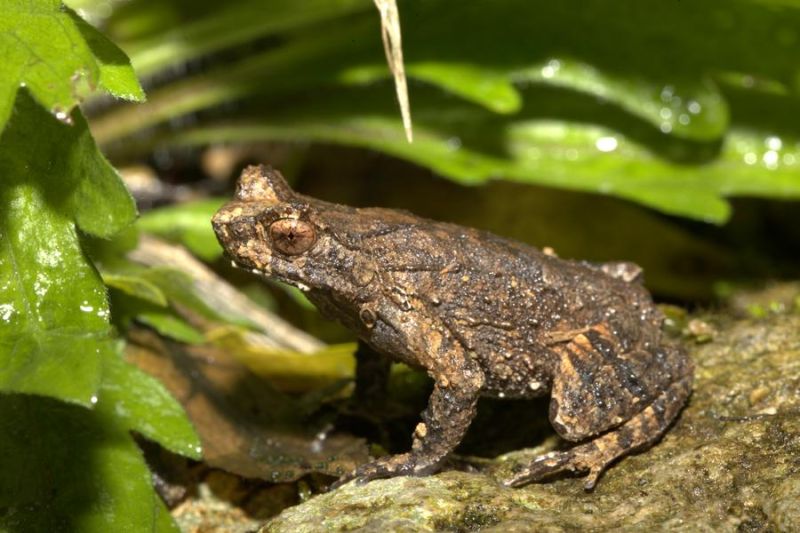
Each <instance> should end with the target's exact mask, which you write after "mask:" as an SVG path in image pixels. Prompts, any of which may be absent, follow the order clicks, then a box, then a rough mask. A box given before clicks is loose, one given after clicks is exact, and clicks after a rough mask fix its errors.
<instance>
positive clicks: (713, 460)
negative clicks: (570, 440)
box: [261, 314, 800, 533]
mask: <svg viewBox="0 0 800 533" xmlns="http://www.w3.org/2000/svg"><path fill="white" fill-rule="evenodd" d="M702 320H703V321H705V322H707V323H708V324H710V325H712V326H713V327H714V330H715V335H714V337H713V340H710V341H707V342H705V343H703V344H699V343H694V344H692V345H691V346H690V349H691V352H692V357H693V359H694V361H695V363H696V381H695V389H694V393H693V395H692V398H691V400H690V403H689V405H688V406H687V408H686V409H685V410H684V411H683V413H682V414H681V416H680V418H679V419H678V421H677V422H676V424H675V425H674V426H673V428H672V429H671V430H670V431H669V432H668V433H667V435H666V436H665V437H664V438H663V439H662V441H661V442H660V443H658V444H657V445H656V446H654V447H653V448H651V449H649V450H646V451H643V452H642V453H640V454H637V455H633V456H630V457H627V458H624V459H623V460H621V461H620V462H619V463H618V464H617V465H615V466H612V468H610V469H609V470H608V471H607V472H606V473H605V475H604V476H603V477H602V478H601V480H600V482H599V484H598V486H597V488H596V489H595V490H594V491H593V492H586V491H584V489H583V481H582V479H581V478H562V479H558V480H554V481H551V482H548V483H541V484H532V485H528V486H526V487H523V488H521V489H507V488H503V487H501V486H500V485H499V484H498V483H497V481H496V479H499V478H500V477H502V475H503V473H504V472H507V471H508V470H509V469H510V468H512V467H513V465H514V464H515V462H518V461H525V460H528V459H529V458H530V457H532V456H533V455H536V454H538V453H541V452H542V448H541V447H540V448H538V449H535V450H525V451H519V452H514V453H511V454H507V455H505V456H502V457H500V458H498V459H497V460H496V461H495V462H494V463H492V464H491V465H490V466H488V467H484V468H483V470H482V471H481V472H480V473H468V472H459V471H449V472H443V473H440V474H437V475H434V476H429V477H422V478H409V477H406V478H394V479H388V480H379V481H373V482H371V483H368V484H366V485H361V486H358V485H355V484H353V483H350V484H348V485H345V486H344V487H342V488H340V489H339V490H336V491H333V492H330V493H327V494H322V495H319V496H316V497H314V498H312V499H311V500H309V501H306V502H305V503H302V504H300V505H297V506H295V507H291V508H289V509H286V510H285V511H284V512H283V513H281V514H280V515H278V516H277V517H275V518H274V519H272V520H271V521H270V522H268V523H267V524H266V525H265V526H264V527H263V528H262V529H261V531H262V532H274V533H280V532H291V533H301V532H306V531H352V530H359V531H381V532H388V531H439V530H447V531H472V530H481V531H503V532H505V533H508V532H513V531H567V530H575V529H591V530H594V531H606V530H617V529H623V530H626V531H630V530H636V531H650V530H653V529H656V528H658V529H669V530H679V531H800V315H798V314H769V315H768V316H765V317H764V318H761V319H754V318H750V319H741V320H734V319H732V318H726V317H722V316H710V317H702Z"/></svg>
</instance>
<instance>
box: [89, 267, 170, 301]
mask: <svg viewBox="0 0 800 533" xmlns="http://www.w3.org/2000/svg"><path fill="white" fill-rule="evenodd" d="M102 275H103V282H104V283H105V284H106V285H107V286H109V287H112V288H114V289H117V290H119V291H122V292H124V293H125V294H127V295H129V296H133V297H135V298H139V299H141V300H144V301H146V302H149V303H151V304H155V305H158V306H161V307H166V305H167V297H166V296H164V293H163V292H162V291H161V289H159V288H158V287H157V286H156V285H154V284H153V283H151V282H149V281H148V280H146V279H143V278H142V277H141V276H136V275H125V274H112V273H109V272H103V273H102Z"/></svg>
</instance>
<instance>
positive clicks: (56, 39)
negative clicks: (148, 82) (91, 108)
mask: <svg viewBox="0 0 800 533" xmlns="http://www.w3.org/2000/svg"><path fill="white" fill-rule="evenodd" d="M0 54H1V55H2V57H3V61H2V63H0V130H2V128H3V127H4V126H5V124H6V122H7V120H8V118H9V116H10V115H11V110H12V107H13V104H14V97H15V95H16V93H17V90H18V89H19V88H20V87H26V88H27V89H28V91H30V93H31V94H32V95H33V97H34V98H35V99H36V100H37V101H38V102H39V103H40V104H41V105H42V106H44V107H45V108H46V109H48V110H50V112H51V113H53V114H54V115H55V116H56V117H57V118H58V119H59V120H62V121H69V120H70V113H71V112H72V109H73V108H74V107H75V106H76V105H77V104H79V103H80V102H81V101H82V100H83V99H84V98H86V97H87V96H88V95H89V94H90V93H91V92H92V91H94V90H95V88H97V87H101V88H103V89H105V90H106V91H108V92H109V93H111V94H113V95H114V96H118V97H121V98H125V99H128V100H137V101H142V100H144V93H143V91H142V88H141V87H140V86H139V82H138V81H137V80H136V76H135V75H134V74H133V70H132V69H131V67H130V65H129V64H128V60H127V58H126V57H125V54H124V53H123V52H122V51H121V50H120V49H119V48H117V47H116V45H114V44H113V43H111V41H109V40H108V39H106V38H105V37H104V36H103V35H101V34H100V33H99V32H98V31H97V30H95V29H94V28H92V27H91V26H89V25H88V24H87V23H86V22H84V21H83V20H82V19H80V17H78V16H77V15H76V14H75V13H74V12H73V11H71V10H70V9H69V8H67V7H65V6H63V5H62V4H61V2H60V1H58V0H5V1H4V2H3V14H2V17H0Z"/></svg>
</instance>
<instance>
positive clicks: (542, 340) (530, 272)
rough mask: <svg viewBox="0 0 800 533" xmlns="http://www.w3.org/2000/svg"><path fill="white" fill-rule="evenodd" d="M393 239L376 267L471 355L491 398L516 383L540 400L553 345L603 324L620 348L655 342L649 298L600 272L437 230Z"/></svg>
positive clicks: (429, 227)
mask: <svg viewBox="0 0 800 533" xmlns="http://www.w3.org/2000/svg"><path fill="white" fill-rule="evenodd" d="M392 231H393V232H394V237H393V239H392V243H393V246H395V248H394V251H392V250H388V249H385V250H381V253H380V254H379V256H380V257H382V258H383V261H384V265H383V266H384V268H385V269H386V270H387V271H390V272H391V276H392V279H393V280H394V281H395V282H396V283H397V284H398V285H399V286H400V288H401V290H402V291H404V293H405V294H406V295H407V296H408V297H409V298H412V299H413V300H415V301H416V302H417V305H422V306H424V307H425V312H426V313H428V314H431V315H434V316H436V317H437V318H438V319H439V320H440V321H441V323H442V324H443V325H444V326H445V327H446V328H447V329H448V330H449V331H450V332H451V334H452V335H453V336H454V337H455V338H456V339H457V340H458V341H459V342H460V343H461V344H462V345H463V346H464V347H465V349H466V350H469V351H471V352H474V353H475V354H476V356H477V357H479V359H480V360H481V363H482V366H483V367H484V368H485V369H486V370H487V374H488V375H489V377H490V379H489V382H488V383H487V389H489V392H491V390H492V389H495V390H497V391H505V393H506V394H509V393H510V392H511V391H513V390H515V389H518V388H520V387H519V386H517V385H515V382H516V381H518V380H519V376H525V385H524V387H525V388H526V390H525V391H518V393H517V394H516V395H518V396H525V395H537V394H541V393H542V392H544V391H545V390H546V389H547V388H549V380H550V376H552V372H553V368H552V365H553V364H554V363H553V360H552V359H553V358H552V354H551V351H550V345H551V343H552V340H553V339H558V338H559V335H566V334H568V333H569V332H570V331H577V330H580V329H581V328H587V327H593V326H596V325H598V324H604V325H605V326H606V327H607V328H608V329H609V330H611V331H614V332H615V333H617V334H618V335H619V336H620V338H621V339H623V340H624V343H625V345H626V346H633V345H635V344H637V343H644V342H647V340H648V339H647V338H646V337H650V336H653V337H654V338H653V339H652V340H653V341H656V340H657V339H656V338H655V337H657V335H658V326H659V325H660V322H661V315H660V314H659V312H658V310H657V309H656V308H655V306H654V305H653V303H652V300H651V299H650V296H649V295H648V293H647V291H646V290H645V289H644V288H643V287H642V286H641V285H640V283H639V282H638V281H636V280H631V281H625V280H624V279H621V278H620V277H614V276H613V275H610V274H609V273H607V272H605V271H604V269H603V268H602V267H601V266H600V265H593V264H590V263H586V262H577V261H570V260H563V259H559V258H557V257H553V256H550V255H547V254H544V253H543V252H541V251H539V250H537V249H536V248H533V247H531V246H527V245H525V244H522V243H519V242H515V241H511V240H508V239H504V238H501V237H498V236H495V235H493V234H491V233H487V232H482V231H478V230H471V229H466V228H462V227H459V226H453V225H450V224H445V223H436V222H430V221H425V224H424V226H423V227H416V225H413V224H412V225H406V226H405V227H403V228H394V229H393V230H392ZM398 239H400V240H401V241H402V242H403V245H402V246H399V247H398V246H397V244H398ZM397 250H402V252H398V251H397ZM398 254H402V256H403V257H399V256H398Z"/></svg>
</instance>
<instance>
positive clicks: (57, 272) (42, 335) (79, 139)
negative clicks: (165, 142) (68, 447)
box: [0, 91, 136, 405]
mask: <svg viewBox="0 0 800 533" xmlns="http://www.w3.org/2000/svg"><path fill="white" fill-rule="evenodd" d="M72 120H73V122H74V125H72V126H68V125H65V124H62V123H59V122H58V121H56V120H54V119H53V118H52V117H51V116H49V115H48V114H47V112H45V111H44V110H43V109H41V107H40V106H39V105H38V104H36V103H35V102H34V101H33V100H32V99H31V98H30V97H29V96H28V95H27V93H26V92H24V91H23V92H20V93H19V97H18V98H17V107H16V113H15V116H14V119H13V120H12V121H11V123H10V125H9V127H8V128H6V129H5V131H4V132H3V134H2V137H0V391H2V392H25V393H30V394H44V395H49V396H54V397H57V398H62V399H65V400H68V401H73V402H79V403H83V404H85V405H91V403H92V398H93V397H95V394H96V390H97V386H98V384H99V380H100V370H101V366H100V360H101V358H102V357H103V356H104V355H106V354H108V353H110V352H109V351H110V350H111V349H112V343H111V340H110V339H111V329H110V327H109V322H108V314H109V309H108V302H107V300H106V294H105V289H104V287H103V284H102V282H101V280H100V277H99V276H98V274H97V272H96V271H95V270H94V268H93V267H92V266H91V265H90V264H89V263H88V262H87V260H86V257H85V254H84V252H83V250H82V249H81V246H80V243H79V239H78V229H81V230H83V231H86V232H89V233H93V234H96V235H102V236H106V235H110V234H113V233H114V232H115V231H118V230H119V229H121V228H122V227H124V226H125V225H127V224H129V223H130V222H131V221H132V220H133V218H134V217H135V214H136V212H135V210H134V207H133V202H132V199H131V198H130V195H129V194H128V193H127V191H125V188H124V186H123V185H122V183H121V182H120V180H119V177H118V176H117V174H116V172H115V171H114V170H113V169H112V168H111V167H110V166H109V165H108V163H107V162H106V161H105V159H104V158H103V157H102V156H101V155H100V154H99V152H98V151H97V148H96V147H95V145H94V143H93V142H92V139H91V137H90V135H89V133H88V129H87V127H86V122H85V121H84V119H83V117H82V116H81V115H80V113H79V112H77V111H76V112H75V113H73V115H72ZM93 187H94V188H96V190H92V188H93ZM101 192H102V193H104V196H103V198H102V201H101V199H100V197H99V196H98V194H100V193H101Z"/></svg>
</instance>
